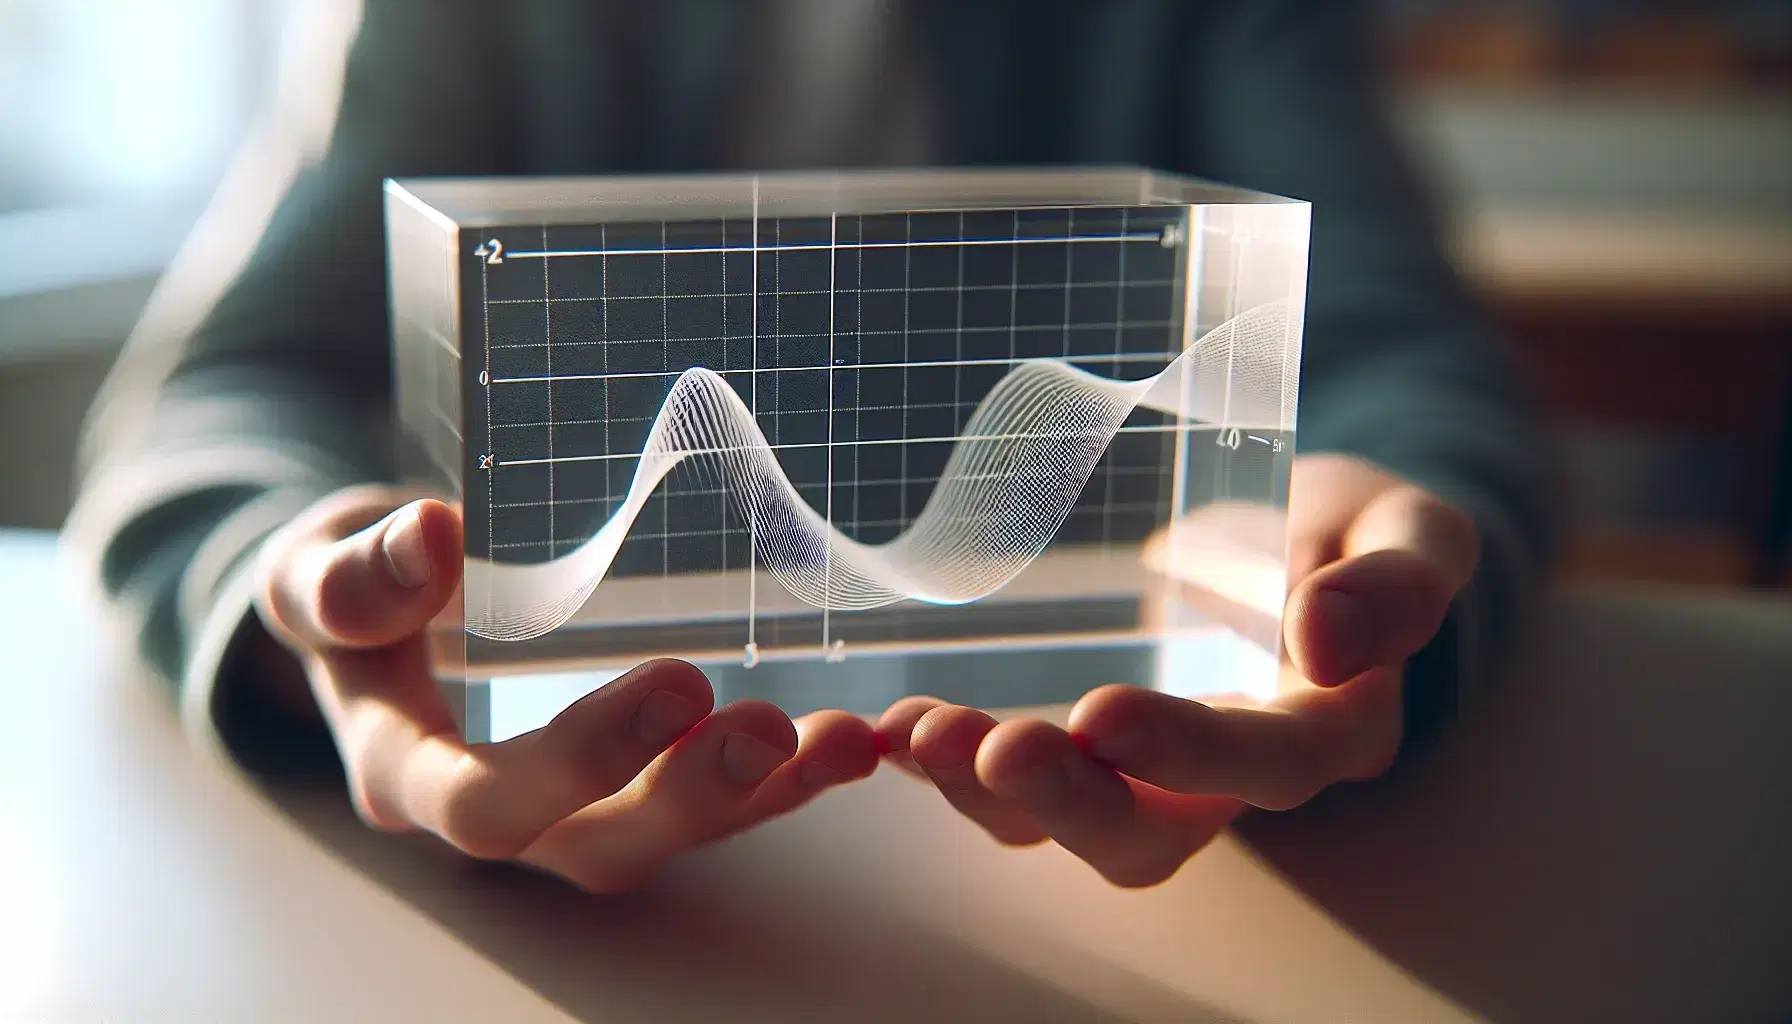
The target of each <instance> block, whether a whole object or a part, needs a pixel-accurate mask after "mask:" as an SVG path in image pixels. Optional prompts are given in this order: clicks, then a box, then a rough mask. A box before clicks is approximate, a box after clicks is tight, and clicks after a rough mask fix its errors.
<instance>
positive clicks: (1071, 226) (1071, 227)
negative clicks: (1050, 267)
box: [1063, 210, 1076, 359]
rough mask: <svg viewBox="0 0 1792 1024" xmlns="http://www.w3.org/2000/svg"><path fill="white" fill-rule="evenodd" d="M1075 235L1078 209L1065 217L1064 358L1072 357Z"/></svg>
mask: <svg viewBox="0 0 1792 1024" xmlns="http://www.w3.org/2000/svg"><path fill="white" fill-rule="evenodd" d="M1075 236H1076V211H1075V210H1071V211H1070V212H1069V216H1067V217H1066V218H1065V219H1064V338H1063V341H1064V358H1065V359H1069V358H1070V293H1071V292H1072V291H1075V289H1074V288H1072V287H1071V286H1070V282H1071V281H1072V280H1073V279H1074V277H1075V272H1074V271H1073V270H1072V269H1071V262H1070V261H1071V255H1072V254H1073V253H1074V252H1075V249H1074V248H1073V247H1072V246H1071V244H1070V240H1071V239H1072V238H1073V237H1075Z"/></svg>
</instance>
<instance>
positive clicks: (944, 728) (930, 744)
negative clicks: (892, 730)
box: [909, 704, 996, 771]
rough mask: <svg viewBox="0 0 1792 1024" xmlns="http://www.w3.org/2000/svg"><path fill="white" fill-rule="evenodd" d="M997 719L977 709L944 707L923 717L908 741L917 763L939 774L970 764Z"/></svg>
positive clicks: (939, 707)
mask: <svg viewBox="0 0 1792 1024" xmlns="http://www.w3.org/2000/svg"><path fill="white" fill-rule="evenodd" d="M995 727H996V720H995V719H994V718H991V717H990V716H989V715H987V714H985V713H983V712H981V711H978V710H976V709H975V708H967V707H959V706H957V705H951V704H942V705H940V706H938V707H935V708H933V709H932V710H930V711H928V712H927V713H926V714H924V715H922V716H921V718H920V720H919V721H917V722H916V723H915V727H914V731H913V732H912V734H911V735H910V739H909V753H910V754H911V755H912V756H913V757H914V759H915V762H916V763H917V764H920V765H922V766H923V767H925V768H929V769H933V770H936V771H950V770H952V769H955V768H962V767H964V766H966V765H969V764H970V763H971V762H972V761H973V760H975V758H976V757H977V750H978V748H980V747H981V746H982V744H983V739H984V737H985V736H988V735H989V733H990V731H991V730H993V729H994V728H995Z"/></svg>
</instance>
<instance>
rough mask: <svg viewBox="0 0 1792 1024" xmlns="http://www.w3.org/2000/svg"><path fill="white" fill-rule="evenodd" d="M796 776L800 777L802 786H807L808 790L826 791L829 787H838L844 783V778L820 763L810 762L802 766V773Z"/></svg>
mask: <svg viewBox="0 0 1792 1024" xmlns="http://www.w3.org/2000/svg"><path fill="white" fill-rule="evenodd" d="M798 774H799V775H800V776H801V777H802V780H803V785H805V786H808V787H809V788H810V789H826V788H827V787H829V786H838V785H839V784H841V783H842V782H845V781H846V776H844V775H842V774H840V773H839V772H837V771H835V770H834V769H832V768H829V767H828V766H827V765H825V764H822V763H821V762H820V761H810V762H809V763H808V764H805V765H803V767H802V771H800V772H798Z"/></svg>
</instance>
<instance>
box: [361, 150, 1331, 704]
mask: <svg viewBox="0 0 1792 1024" xmlns="http://www.w3.org/2000/svg"><path fill="white" fill-rule="evenodd" d="M386 219H387V228H388V238H389V246H390V253H389V257H390V259H389V265H390V274H391V300H392V320H393V333H394V343H395V355H396V361H397V374H396V379H397V396H396V398H397V415H398V417H399V419H400V421H401V424H402V428H403V430H402V434H403V437H404V452H403V459H402V464H403V465H404V467H405V472H406V473H407V475H408V476H409V477H410V478H411V480H412V482H414V483H417V484H420V485H423V486H425V487H429V488H432V489H434V490H436V491H438V492H440V493H443V494H445V495H447V496H448V497H450V498H451V499H453V500H455V501H458V502H459V503H460V505H461V508H462V510H463V512H464V516H465V523H466V556H465V577H464V583H463V586H462V588H461V594H460V597H459V599H458V600H457V601H456V603H455V605H454V607H452V608H451V609H449V611H448V613H446V614H445V615H444V616H443V617H442V619H441V620H440V621H439V622H438V623H437V626H436V628H435V630H434V634H433V640H434V643H433V649H434V652H435V658H436V665H437V671H438V674H439V676H440V678H441V679H442V680H443V682H444V683H445V684H448V685H451V686H454V687H457V688H460V687H464V690H463V691H462V692H463V693H464V694H465V699H464V702H463V704H464V710H465V721H464V723H463V724H464V727H465V729H466V730H467V732H468V735H469V737H471V738H474V739H489V738H502V737H503V736H507V735H513V734H515V733H517V732H521V731H524V730H526V729H529V728H533V727H535V726H537V725H540V724H542V723H544V722H546V721H547V719H548V718H550V717H551V716H552V715H553V714H554V713H555V712H557V711H558V710H560V709H561V708H562V707H564V706H565V705H566V704H568V703H570V702H571V701H572V700H574V699H576V698H577V697H579V696H581V695H583V694H584V693H587V692H589V691H590V690H592V689H594V688H596V687H597V686H599V685H602V683H603V682H605V681H607V680H609V679H611V678H614V677H615V676H616V675H617V674H619V673H621V672H622V671H625V670H626V669H627V668H629V667H631V666H632V665H634V664H636V663H638V662H640V661H641V660H643V659H646V658H649V657H655V656H672V657H680V658H684V659H687V660H689V661H692V662H694V663H696V664H698V665H701V666H703V667H704V668H705V670H706V671H707V672H708V673H709V675H710V677H711V679H712V681H713V682H714V683H715V684H716V687H717V690H718V699H719V700H724V701H725V700H732V699H736V698H740V697H748V696H751V697H759V698H763V699H769V700H772V701H773V702H775V703H777V704H779V705H780V706H782V707H784V708H785V710H787V711H789V712H791V713H792V714H800V713H803V712H806V711H809V710H812V709H815V708H819V707H840V708H845V709H847V710H849V711H854V712H859V713H864V714H876V713H877V712H879V711H881V710H882V709H883V708H884V707H886V706H888V705H889V704H890V703H891V702H892V701H894V700H896V699H898V698H900V697H902V696H904V695H907V694H910V693H930V694H933V695H936V696H939V697H943V698H945V699H948V700H953V701H957V702H961V703H966V704H971V705H974V706H979V707H984V708H988V709H991V710H1001V709H1014V708H1049V707H1061V706H1063V705H1064V704H1066V703H1067V702H1070V701H1074V699H1075V698H1076V697H1078V696H1079V695H1080V694H1082V693H1084V692H1086V691H1087V690H1089V689H1092V688H1094V687H1096V686H1099V685H1102V684H1104V683H1109V682H1129V683H1136V684H1139V685H1144V686H1153V687H1157V688H1161V689H1165V690H1168V691H1171V692H1175V693H1178V694H1181V695H1185V696H1190V697H1196V698H1199V699H1203V700H1209V701H1228V702H1243V703H1247V704H1255V703H1261V702H1263V701H1265V700H1267V699H1269V698H1270V697H1272V696H1273V695H1274V694H1275V693H1276V692H1278V687H1279V686H1280V685H1281V684H1280V682H1279V678H1280V674H1279V673H1278V665H1279V663H1280V661H1281V659H1280V651H1281V647H1280V635H1281V629H1280V623H1281V614H1282V605H1283V600H1284V594H1285V566H1286V550H1285V548H1286V542H1285V520H1286V516H1285V510H1286V507H1287V491H1288V478H1289V469H1290V463H1291V459H1292V457H1293V453H1294V447H1295V436H1294V423H1295V407H1296V397H1297V392H1298V384H1299V367H1300V341H1301V324H1302V315H1303V305H1304V301H1305V282H1306V263H1307V239H1308V221H1309V207H1308V205H1307V204H1305V203H1302V202H1298V201H1293V200H1288V199H1283V198H1279V197H1275V196H1269V195H1263V194H1258V193H1252V192H1246V191H1242V190H1238V189H1233V188H1227V187H1223V186H1219V185H1214V184H1210V183H1207V182H1202V181H1195V180H1190V179H1186V178H1181V177H1175V176H1169V175H1163V174H1157V173H1152V172H1147V171H1139V170H1133V169H1075V170H1053V169H1040V170H1009V169H1003V170H974V171H966V170H927V171H902V172H855V173H826V174H821V173H801V174H780V175H758V176H753V175H739V176H720V175H712V176H691V177H655V178H634V177H593V178H577V179H559V180H546V179H480V180H445V179H428V180H409V181H393V182H388V184H387V190H386Z"/></svg>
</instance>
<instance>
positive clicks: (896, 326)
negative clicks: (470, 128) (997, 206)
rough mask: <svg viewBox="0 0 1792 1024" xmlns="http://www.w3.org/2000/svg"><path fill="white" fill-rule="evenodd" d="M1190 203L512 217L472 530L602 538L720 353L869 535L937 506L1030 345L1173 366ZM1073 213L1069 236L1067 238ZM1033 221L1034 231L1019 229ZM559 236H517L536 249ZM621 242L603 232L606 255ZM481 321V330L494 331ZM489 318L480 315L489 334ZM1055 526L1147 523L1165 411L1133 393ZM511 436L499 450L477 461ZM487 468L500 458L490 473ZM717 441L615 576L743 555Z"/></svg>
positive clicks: (1169, 439)
mask: <svg viewBox="0 0 1792 1024" xmlns="http://www.w3.org/2000/svg"><path fill="white" fill-rule="evenodd" d="M1179 217H1180V211H1178V210H1175V209H1132V210H1118V209H1115V210H1090V209H1078V210H1074V211H1069V210H1050V211H1021V212H1018V213H1016V212H1009V211H994V212H977V213H966V214H963V215H960V214H957V213H950V214H910V215H904V214H895V215H882V216H867V217H850V218H840V219H839V220H837V221H830V220H829V219H827V218H810V219H802V220H792V219H785V220H761V221H760V222H759V223H758V225H757V227H758V232H757V245H758V250H757V252H755V251H754V244H755V234H754V224H753V222H752V221H750V220H728V221H708V222H673V223H657V222H656V223H647V224H606V225H601V226H571V227H554V228H550V229H547V230H546V231H543V230H542V229H540V228H520V227H519V228H512V229H501V230H499V231H496V232H488V233H487V234H488V235H490V236H492V237H495V238H497V239H498V240H499V241H500V242H501V243H502V244H503V245H504V248H505V250H506V251H507V252H509V253H511V254H513V255H512V256H510V257H509V258H506V259H504V260H503V261H502V262H499V263H488V262H486V261H484V260H478V261H475V265H476V268H477V272H478V274H479V275H480V280H479V282H478V287H477V288H469V289H467V291H468V292H470V293H473V295H474V297H475V298H477V299H478V308H477V309H476V310H475V309H473V308H471V306H472V303H469V307H470V308H469V309H468V316H466V317H465V318H464V321H463V322H464V323H466V325H467V328H466V331H467V334H468V335H469V337H468V338H467V339H466V351H467V352H468V353H469V358H468V361H467V365H468V366H469V367H470V369H469V375H471V374H472V373H473V372H475V370H476V369H477V368H479V367H482V366H483V367H486V368H488V377H487V379H488V380H489V382H490V383H488V384H484V385H481V389H482V390H483V391H486V392H489V400H490V417H489V422H487V421H485V420H484V417H483V408H475V406H482V400H483V399H484V398H485V397H488V396H487V395H483V394H481V395H474V394H470V395H469V396H468V403H467V404H468V408H469V410H470V416H469V426H470V428H471V432H470V433H469V435H468V445H469V452H468V461H469V479H470V482H471V486H470V487H469V490H468V495H469V502H470V503H473V504H481V503H482V504H484V505H485V507H483V508H479V509H477V510H476V512H475V510H469V517H468V524H469V530H468V550H469V552H470V553H472V554H475V555H484V554H486V553H487V546H488V545H489V552H490V554H491V555H492V556H493V557H496V558H497V559H499V560H502V561H515V562H533V561H541V560H546V559H548V558H551V557H553V556H554V555H557V554H563V553H565V552H566V551H568V550H570V549H571V548H572V547H574V546H576V545H577V544H579V543H581V542H582V541H584V540H585V539H587V538H589V537H590V536H591V535H592V534H593V533H594V532H596V530H597V529H598V528H599V527H600V526H601V525H602V524H603V522H604V521H605V520H606V519H607V518H608V517H609V516H610V515H611V514H612V513H613V512H614V511H615V510H616V508H617V506H618V504H619V502H620V501H621V500H622V498H623V496H624V494H625V493H626V492H627V490H628V487H629V483H630V480H631V478H632V475H633V473H634V470H635V465H636V463H637V462H638V459H637V458H635V456H636V455H638V453H639V452H640V450H641V447H642V445H643V444H644V443H645V441H646V438H647V434H648V430H649V429H650V427H651V425H652V423H653V420H654V416H655V414H656V413H657V411H658V409H659V407H660V404H661V402H662V401H663V400H664V398H665V396H666V394H667V391H668V390H669V389H670V387H671V386H672V384H673V383H674V382H675V381H676V379H677V375H678V373H679V372H681V371H683V370H685V369H687V368H689V367H692V366H705V367H708V368H710V369H713V370H716V371H718V372H720V373H722V374H723V376H724V379H726V380H727V381H728V382H729V384H730V385H731V386H732V387H733V388H734V389H735V391H736V393H737V394H739V395H740V396H741V398H742V399H743V401H745V402H746V403H747V404H748V405H749V407H751V408H753V409H754V410H755V411H756V414H757V420H758V423H759V426H760V429H761V430H762V431H763V432H764V434H765V436H766V438H767V440H768V441H769V442H770V443H771V444H772V445H773V446H774V448H775V449H776V450H777V456H778V460H779V463H780V464H781V465H782V467H783V469H784V472H785V473H786V474H787V475H788V476H789V477H790V479H791V481H792V483H793V484H795V485H796V487H797V489H798V491H799V492H800V493H801V494H802V495H803V497H804V498H805V500H807V501H808V502H809V503H810V504H811V505H812V506H813V507H814V508H815V509H816V510H817V511H820V512H823V513H824V514H825V513H828V512H830V511H831V516H830V518H831V520H832V521H833V522H834V523H835V525H836V526H838V527H839V528H840V529H842V530H844V531H845V532H846V533H848V534H849V535H851V536H854V537H856V538H858V539H860V540H863V541H866V542H872V543H876V542H882V541H887V540H889V539H891V538H893V537H894V536H896V535H897V534H899V533H900V532H901V531H902V530H903V529H904V528H905V527H906V526H907V525H908V524H909V523H911V522H912V521H913V520H914V518H915V516H916V515H918V514H919V513H920V511H921V509H922V508H923V507H924V505H925V503H926V501H927V498H928V496H929V495H930V494H931V493H932V489H933V487H934V485H935V483H936V482H937V480H938V477H939V474H940V472H941V470H942V469H943V467H944V465H945V462H946V459H947V457H948V456H949V454H950V452H951V448H952V445H951V439H952V438H954V437H955V436H956V435H957V434H959V433H960V432H961V431H962V428H963V426H964V424H965V421H966V420H967V419H968V418H969V416H970V415H971V413H972V411H973V410H974V409H975V408H976V405H977V403H978V401H979V400H981V399H982V398H983V396H984V395H985V394H987V393H988V391H989V390H990V388H991V387H993V386H994V384H995V383H996V381H998V380H1000V379H1001V377H1002V376H1003V375H1004V374H1006V373H1007V372H1009V371H1010V369H1011V368H1012V366H1013V365H1014V362H1015V361H1016V360H1020V359H1028V358H1037V357H1055V358H1070V359H1071V360H1073V361H1075V362H1076V364H1077V365H1079V366H1082V367H1084V368H1086V369H1089V370H1092V371H1094V372H1097V373H1101V374H1104V375H1108V376H1114V377H1124V378H1137V377H1143V376H1147V375H1149V374H1152V373H1156V372H1158V371H1159V370H1161V369H1163V367H1164V365H1165V364H1166V363H1167V362H1168V360H1169V359H1170V358H1172V357H1173V356H1174V354H1175V353H1176V352H1177V351H1178V350H1179V348H1180V345H1181V342H1182V337H1181V330H1180V325H1179V321H1178V316H1179V308H1178V294H1179V288H1178V286H1177V275H1178V273H1179V266H1180V261H1179V255H1180V254H1179V252H1178V251H1177V250H1176V249H1175V248H1171V247H1167V246H1165V245H1162V244H1159V242H1158V238H1159V237H1160V236H1161V235H1162V233H1163V231H1164V229H1165V227H1166V226H1168V225H1170V224H1172V223H1174V222H1175V221H1176V220H1177V219H1179ZM1070 238H1074V239H1077V241H1067V240H1066V239H1070ZM1017 240H1018V241H1017ZM542 251H550V252H556V253H566V255H558V256H555V257H553V258H541V257H534V258H530V257H527V256H524V257H523V258H518V257H517V256H516V255H514V254H518V253H524V254H527V253H532V252H533V253H539V252H542ZM605 254H607V255H605ZM488 331H489V345H488V343H487V340H486V339H487V337H488ZM475 335H476V336H475ZM1129 426H1130V427H1134V428H1140V429H1139V430H1138V432H1129V433H1122V434H1121V435H1120V436H1119V437H1118V438H1116V439H1115V441H1114V444H1113V445H1112V447H1111V448H1110V449H1109V451H1108V454H1107V455H1106V457H1104V459H1103V461H1102V463H1101V465H1100V466H1099V467H1098V468H1097V471H1096V473H1095V475H1094V477H1093V478H1092V479H1091V480H1090V482H1089V484H1088V486H1087V487H1086V488H1085V489H1084V492H1083V494H1082V496H1081V498H1080V499H1079V501H1078V503H1077V505H1076V507H1075V509H1074V510H1073V512H1072V513H1071V515H1070V517H1069V519H1068V521H1067V522H1066V523H1065V524H1064V527H1063V528H1062V530H1061V531H1060V533H1059V539H1060V540H1069V541H1102V540H1114V541H1127V540H1133V541H1136V540H1138V539H1140V538H1142V537H1143V536H1144V535H1145V534H1146V533H1148V532H1149V530H1150V529H1152V528H1153V527H1154V526H1156V525H1157V524H1159V523H1161V522H1162V521H1163V519H1164V516H1165V514H1166V511H1167V503H1168V498H1169V495H1168V493H1167V489H1168V482H1167V481H1168V470H1169V466H1170V461H1171V460H1170V450H1171V445H1172V444H1173V435H1172V434H1171V433H1170V432H1168V431H1167V430H1161V429H1160V430H1153V429H1151V428H1152V427H1153V426H1162V420H1161V417H1155V416H1154V415H1153V414H1149V413H1140V414H1136V415H1135V417H1134V419H1133V420H1132V421H1129ZM488 454H489V455H491V456H493V462H494V466H493V467H492V468H490V469H485V470H478V471H477V473H475V472H474V470H476V469H477V464H478V461H479V459H480V458H481V457H482V456H484V455H488ZM481 478H484V479H485V480H486V484H485V486H483V487H482V486H480V485H479V481H480V480H481ZM749 541H750V538H749V534H748V529H747V524H745V523H744V522H742V521H741V518H740V512H739V510H738V508H737V507H736V505H735V504H734V503H733V501H732V500H731V499H730V497H729V495H728V493H727V488H726V482H725V481H724V480H722V479H720V478H719V476H718V474H717V472H716V469H715V466H714V463H713V460H705V459H698V460H690V461H687V462H685V463H683V464H682V465H680V466H679V468H678V469H676V470H675V471H674V472H673V473H672V474H671V475H670V476H669V477H668V478H667V479H666V480H665V481H663V482H662V483H661V485H660V487H659V489H658V491H657V492H656V493H655V494H654V496H653V497H652V498H651V499H650V500H649V501H648V503H647V505H646V507H645V508H644V510H643V511H642V513H641V515H640V516H639V518H638V520H637V521H636V523H635V527H634V530H633V532H632V533H631V535H630V537H629V539H628V541H627V542H626V543H625V544H624V545H623V547H622V550H621V552H620V554H619V556H618V558H617V560H616V562H615V563H614V565H613V567H612V569H611V575H613V576H633V575H644V574H659V573H665V572H683V571H706V570H715V569H721V568H745V567H746V565H747V564H748V558H749V549H750V543H749Z"/></svg>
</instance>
